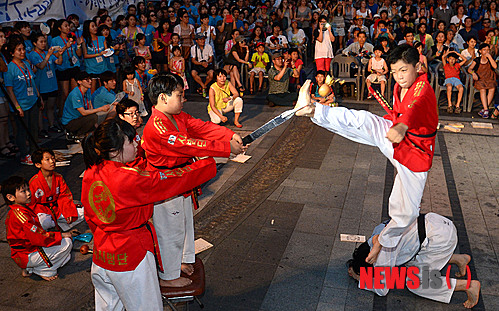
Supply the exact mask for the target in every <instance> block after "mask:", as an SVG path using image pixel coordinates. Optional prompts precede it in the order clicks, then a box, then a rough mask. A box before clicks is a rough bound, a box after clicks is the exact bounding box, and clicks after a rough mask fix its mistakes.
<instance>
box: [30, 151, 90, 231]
mask: <svg viewBox="0 0 499 311" xmlns="http://www.w3.org/2000/svg"><path fill="white" fill-rule="evenodd" d="M31 159H32V160H33V163H34V164H35V166H36V167H37V168H38V169H40V171H38V174H36V175H35V176H33V177H32V178H31V179H30V181H29V188H30V191H31V193H33V197H32V199H31V203H30V204H29V206H30V208H31V209H32V210H33V211H34V212H35V213H36V214H37V216H38V221H39V222H40V224H41V226H42V228H43V230H47V231H48V230H50V231H52V230H53V228H54V229H55V230H57V231H61V230H62V231H67V230H69V229H70V228H71V227H73V226H74V225H76V224H77V223H79V222H81V221H82V220H83V208H79V209H77V208H76V205H75V203H74V202H73V195H72V194H71V190H69V188H68V185H66V182H65V181H64V178H63V177H62V175H61V174H59V173H56V172H55V162H56V161H55V154H54V152H53V151H52V150H50V149H44V148H42V149H38V150H37V151H35V152H34V153H33V154H32V155H31ZM77 220H78V221H77ZM51 229H52V230H51Z"/></svg>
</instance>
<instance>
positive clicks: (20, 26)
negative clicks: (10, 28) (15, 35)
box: [14, 21, 31, 31]
mask: <svg viewBox="0 0 499 311" xmlns="http://www.w3.org/2000/svg"><path fill="white" fill-rule="evenodd" d="M26 27H29V28H30V29H31V26H30V25H29V23H28V22H26V21H19V22H17V23H16V24H15V25H14V30H15V31H19V30H21V29H23V28H26Z"/></svg>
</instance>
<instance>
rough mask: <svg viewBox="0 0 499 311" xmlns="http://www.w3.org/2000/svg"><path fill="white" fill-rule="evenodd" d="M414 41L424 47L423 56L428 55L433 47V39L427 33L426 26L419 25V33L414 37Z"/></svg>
mask: <svg viewBox="0 0 499 311" xmlns="http://www.w3.org/2000/svg"><path fill="white" fill-rule="evenodd" d="M414 40H416V41H419V42H421V44H422V45H423V54H425V55H426V54H428V52H429V51H430V50H431V47H432V46H433V37H432V36H430V35H429V34H427V33H426V24H419V25H418V33H417V34H416V36H415V37H414Z"/></svg>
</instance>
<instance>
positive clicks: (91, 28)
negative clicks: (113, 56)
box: [83, 20, 108, 92]
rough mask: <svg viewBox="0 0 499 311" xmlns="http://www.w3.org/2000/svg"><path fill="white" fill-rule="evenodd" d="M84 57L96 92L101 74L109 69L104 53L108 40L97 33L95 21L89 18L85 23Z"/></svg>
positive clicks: (93, 90) (93, 89)
mask: <svg viewBox="0 0 499 311" xmlns="http://www.w3.org/2000/svg"><path fill="white" fill-rule="evenodd" d="M83 39H84V40H85V44H83V59H84V63H85V68H86V71H87V72H88V73H89V74H90V76H91V77H92V88H91V90H92V92H95V90H96V89H97V85H98V79H99V75H100V74H101V73H103V72H104V71H106V70H108V65H107V60H105V57H104V54H105V53H106V52H105V50H106V49H107V42H106V39H105V38H104V37H103V36H98V35H97V25H95V23H94V21H91V20H87V21H85V22H84V23H83Z"/></svg>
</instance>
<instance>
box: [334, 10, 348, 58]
mask: <svg viewBox="0 0 499 311" xmlns="http://www.w3.org/2000/svg"><path fill="white" fill-rule="evenodd" d="M345 13H346V12H345V3H344V2H343V1H338V3H337V4H336V5H335V6H334V8H333V9H332V11H331V15H332V16H333V18H332V23H333V34H334V36H335V37H338V45H337V46H339V49H340V50H341V49H343V40H344V38H345V27H346V24H345V17H344V16H345Z"/></svg>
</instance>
